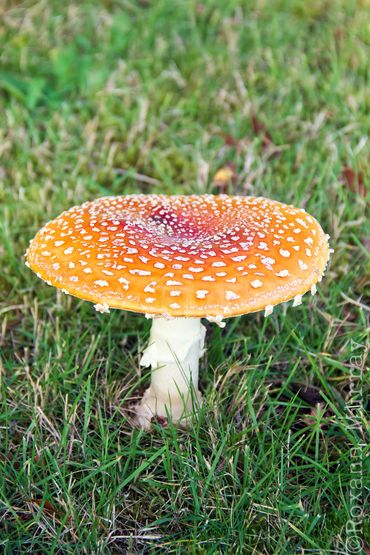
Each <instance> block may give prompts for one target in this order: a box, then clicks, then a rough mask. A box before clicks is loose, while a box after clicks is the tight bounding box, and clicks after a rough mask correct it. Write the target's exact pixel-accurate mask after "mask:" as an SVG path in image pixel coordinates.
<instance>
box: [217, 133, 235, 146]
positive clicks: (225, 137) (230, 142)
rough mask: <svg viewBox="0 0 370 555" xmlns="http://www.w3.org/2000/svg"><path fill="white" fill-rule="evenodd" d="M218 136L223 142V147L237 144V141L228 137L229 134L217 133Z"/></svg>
mask: <svg viewBox="0 0 370 555" xmlns="http://www.w3.org/2000/svg"><path fill="white" fill-rule="evenodd" d="M219 136H220V137H222V139H223V140H224V142H225V145H227V146H238V144H239V141H238V139H236V138H235V137H233V136H232V135H230V133H219Z"/></svg>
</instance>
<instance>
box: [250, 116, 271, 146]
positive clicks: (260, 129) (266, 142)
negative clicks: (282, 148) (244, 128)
mask: <svg viewBox="0 0 370 555" xmlns="http://www.w3.org/2000/svg"><path fill="white" fill-rule="evenodd" d="M252 127H253V131H254V133H255V134H256V135H263V137H262V145H263V147H264V148H267V147H268V146H270V144H271V143H272V137H271V135H270V133H269V132H268V131H267V129H266V125H265V124H264V123H263V122H261V121H260V120H259V119H258V118H257V116H256V115H253V116H252Z"/></svg>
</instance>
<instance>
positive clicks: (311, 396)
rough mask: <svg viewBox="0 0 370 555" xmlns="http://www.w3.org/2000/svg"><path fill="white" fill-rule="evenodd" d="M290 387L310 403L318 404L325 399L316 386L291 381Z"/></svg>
mask: <svg viewBox="0 0 370 555" xmlns="http://www.w3.org/2000/svg"><path fill="white" fill-rule="evenodd" d="M289 387H290V389H291V390H292V391H293V393H297V394H298V395H299V396H300V397H301V398H302V399H303V400H304V401H306V402H307V403H309V404H310V405H316V404H317V403H320V402H322V401H323V398H322V396H321V393H320V391H319V390H318V389H317V388H316V387H312V386H310V385H302V384H299V383H291V384H290V386H289Z"/></svg>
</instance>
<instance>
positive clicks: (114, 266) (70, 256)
mask: <svg viewBox="0 0 370 555" xmlns="http://www.w3.org/2000/svg"><path fill="white" fill-rule="evenodd" d="M328 258H329V247H328V236H326V235H325V234H324V232H323V230H322V228H321V227H320V225H319V223H318V222H317V221H316V220H315V219H314V218H313V217H312V216H310V215H309V214H307V213H306V212H305V211H304V210H302V209H298V208H294V207H293V206H289V205H286V204H282V203H280V202H277V201H273V200H269V199H266V198H261V197H260V198H253V197H240V196H227V195H219V196H213V195H200V196H196V195H194V196H181V195H180V196H166V195H127V196H121V197H105V198H100V199H97V200H95V201H93V202H87V203H85V204H83V205H82V206H77V207H74V208H71V209H70V210H68V211H67V212H64V213H63V214H61V215H60V216H59V217H57V218H56V219H55V220H53V221H51V222H49V223H48V224H46V225H45V227H44V228H42V229H41V230H40V231H39V232H38V233H37V235H36V237H35V238H34V239H33V240H32V241H31V244H30V247H29V249H28V251H27V263H28V265H29V266H30V268H32V270H34V271H35V272H36V273H37V275H38V276H39V277H40V278H41V279H43V280H44V281H46V282H47V283H48V284H49V285H53V286H54V287H57V288H59V289H62V290H63V291H64V292H65V293H69V294H71V295H74V296H76V297H79V298H81V299H85V300H88V301H91V302H93V303H95V308H96V310H98V311H99V312H109V309H110V308H118V309H124V310H130V311H134V312H141V313H144V314H145V315H146V316H147V317H151V318H153V322H152V328H151V333H150V339H149V345H148V347H147V348H146V349H145V351H144V353H143V356H142V358H141V362H140V364H141V365H143V366H151V367H152V376H151V385H150V387H149V389H147V390H146V392H145V394H144V397H143V399H142V401H141V402H140V404H139V405H138V406H137V409H136V412H137V417H136V418H137V422H138V424H139V425H141V426H143V427H148V426H149V424H150V420H151V418H152V417H153V415H158V416H161V417H163V416H164V417H165V416H167V414H170V415H171V417H172V419H173V421H178V420H181V419H184V418H185V419H186V417H188V416H189V414H191V412H192V409H193V408H194V400H196V399H197V400H198V401H199V402H200V401H201V397H200V393H199V391H198V368H199V359H200V358H201V356H202V354H203V351H204V337H205V328H204V326H203V325H202V324H201V318H207V319H208V320H210V321H215V322H217V323H218V324H220V325H222V319H223V318H229V317H231V316H237V315H241V314H247V313H249V312H256V311H259V310H264V311H265V315H266V316H267V315H269V314H271V312H272V310H273V307H274V306H275V305H277V304H279V303H282V302H284V301H289V300H290V299H294V302H293V306H297V305H298V304H300V303H301V297H302V295H303V294H304V293H306V292H307V291H308V290H311V292H312V293H314V292H315V290H316V283H317V282H318V281H321V278H322V276H323V273H324V271H325V268H326V264H327V262H328ZM192 392H195V395H192Z"/></svg>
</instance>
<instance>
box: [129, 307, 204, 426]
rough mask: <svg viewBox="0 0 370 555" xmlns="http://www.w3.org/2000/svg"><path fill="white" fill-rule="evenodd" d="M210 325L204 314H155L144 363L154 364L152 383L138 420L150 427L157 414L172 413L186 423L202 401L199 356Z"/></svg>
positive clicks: (138, 406)
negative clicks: (194, 316) (181, 316)
mask: <svg viewBox="0 0 370 555" xmlns="http://www.w3.org/2000/svg"><path fill="white" fill-rule="evenodd" d="M205 334H206V328H205V327H204V326H203V325H202V324H201V320H200V318H174V319H171V320H169V319H167V318H162V317H156V318H153V321H152V328H151V331H150V337H149V343H148V346H147V348H146V349H145V350H144V352H143V355H142V358H141V360H140V365H141V366H144V367H149V366H151V368H152V373H151V384H150V387H149V388H148V389H147V390H146V391H145V393H144V397H143V398H142V400H141V401H140V403H139V404H138V405H137V407H136V424H137V425H138V426H140V427H142V428H149V426H150V421H151V419H152V418H153V416H160V417H167V416H168V415H170V416H171V419H172V420H173V422H180V424H182V425H184V426H186V425H187V423H188V421H189V417H190V415H191V414H193V413H194V409H195V410H196V408H197V406H198V407H199V405H200V404H201V394H200V392H199V390H198V376H199V359H200V358H201V356H202V355H203V353H204V339H205Z"/></svg>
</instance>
